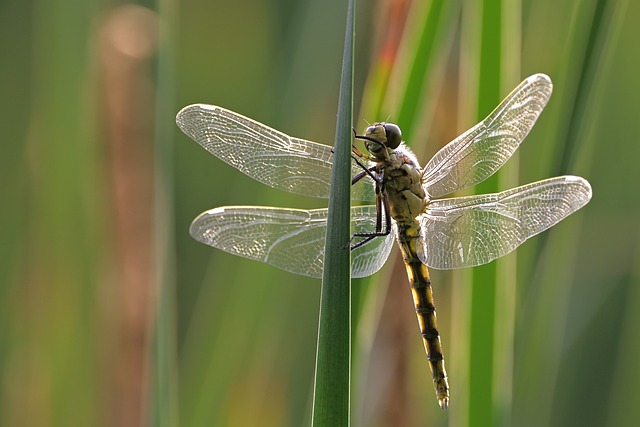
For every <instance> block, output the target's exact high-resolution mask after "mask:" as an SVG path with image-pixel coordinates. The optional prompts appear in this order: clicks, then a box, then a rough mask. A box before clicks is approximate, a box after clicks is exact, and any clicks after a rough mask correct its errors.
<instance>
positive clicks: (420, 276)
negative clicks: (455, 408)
mask: <svg viewBox="0 0 640 427" xmlns="http://www.w3.org/2000/svg"><path fill="white" fill-rule="evenodd" d="M397 226H398V244H399V245H400V248H401V250H402V258H403V259H404V263H405V266H406V268H407V275H408V276H409V282H410V284H411V294H412V296H413V303H414V306H415V310H416V316H417V318H418V326H419V327H420V334H421V335H422V340H423V343H424V348H425V350H426V352H427V359H428V360H429V366H430V368H431V375H432V377H433V386H434V388H435V391H436V396H437V398H438V403H439V404H440V407H441V408H443V409H445V408H447V406H448V405H449V383H448V382H447V372H446V370H445V368H444V356H443V354H442V344H441V342H440V333H439V332H438V326H437V321H436V306H435V304H434V301H433V290H432V288H431V281H430V280H429V270H428V268H427V266H426V265H424V264H423V263H422V262H421V261H420V259H419V258H418V255H417V252H416V243H417V239H418V236H419V234H420V233H419V231H420V229H419V224H418V223H417V222H416V223H412V224H397Z"/></svg>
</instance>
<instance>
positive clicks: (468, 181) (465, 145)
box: [423, 74, 553, 198]
mask: <svg viewBox="0 0 640 427" xmlns="http://www.w3.org/2000/svg"><path fill="white" fill-rule="evenodd" d="M552 89H553V85H552V84H551V80H550V79H549V77H547V76H546V75H544V74H535V75H533V76H531V77H529V78H527V79H526V80H524V81H523V82H522V83H520V85H518V87H516V88H515V89H514V90H513V92H511V93H510V94H509V96H507V97H506V98H505V99H504V100H503V101H502V102H501V103H500V105H498V107H497V108H496V109H495V110H493V112H492V113H491V114H489V116H487V118H486V119H484V120H483V121H481V122H480V123H478V124H477V125H475V126H474V127H472V128H471V129H469V130H468V131H466V132H465V133H463V134H462V135H460V136H459V137H457V138H456V139H454V140H453V141H451V142H450V143H449V144H447V145H446V146H444V147H443V148H442V149H441V150H440V151H438V152H437V153H436V154H435V156H433V158H432V159H431V160H430V161H429V163H427V165H426V166H425V168H424V175H423V176H424V177H423V182H424V186H425V189H426V190H427V192H428V193H429V195H430V196H431V197H434V198H437V197H442V196H445V195H447V194H451V193H453V192H454V191H458V190H462V189H464V188H468V187H471V186H473V185H475V184H477V183H479V182H482V181H483V180H485V179H487V178H488V177H489V176H491V175H493V173H494V172H495V171H496V170H498V169H499V168H500V167H501V166H502V165H503V164H504V163H505V162H506V161H507V160H508V159H509V158H510V157H511V155H513V153H514V152H515V151H516V149H517V148H518V146H519V145H520V143H521V142H522V140H523V139H524V138H525V137H526V136H527V134H528V133H529V131H530V130H531V128H532V127H533V124H534V123H535V122H536V120H537V118H538V116H539V115H540V113H541V112H542V110H543V109H544V106H545V105H546V104H547V101H548V100H549V97H550V96H551V91H552Z"/></svg>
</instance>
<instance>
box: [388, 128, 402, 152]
mask: <svg viewBox="0 0 640 427" xmlns="http://www.w3.org/2000/svg"><path fill="white" fill-rule="evenodd" d="M384 131H385V133H386V135H387V147H388V148H394V149H395V148H398V146H399V145H400V143H401V142H402V132H401V131H400V128H399V127H398V125H394V124H393V123H385V124H384Z"/></svg>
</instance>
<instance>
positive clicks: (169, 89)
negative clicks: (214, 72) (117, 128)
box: [148, 0, 178, 427]
mask: <svg viewBox="0 0 640 427" xmlns="http://www.w3.org/2000/svg"><path fill="white" fill-rule="evenodd" d="M157 5H158V12H159V14H160V16H162V17H163V19H162V23H163V25H160V28H159V29H160V38H159V40H160V45H159V54H158V59H157V63H156V66H157V74H156V76H157V92H156V106H155V107H156V123H155V182H154V195H155V197H154V204H155V206H154V208H155V209H154V211H155V221H154V233H153V236H154V239H155V241H154V245H153V251H154V261H155V265H154V274H155V277H154V284H155V286H156V291H155V294H156V300H155V304H156V305H155V310H153V311H155V317H154V329H153V340H152V347H151V351H150V355H151V361H150V372H149V385H150V393H149V397H148V399H149V406H148V408H149V410H150V414H149V419H150V421H151V422H150V425H153V426H157V427H170V426H176V425H178V405H177V387H176V383H177V381H176V363H177V362H176V330H175V327H176V324H177V319H176V301H175V295H176V290H175V284H176V282H175V267H176V266H175V252H174V248H175V242H174V239H173V236H174V233H173V230H172V225H173V224H174V218H173V214H174V211H173V206H174V202H173V192H172V188H173V186H172V184H171V183H172V180H173V167H172V166H173V147H172V142H173V140H172V137H173V128H174V125H173V123H174V121H173V116H174V110H175V107H174V106H175V102H174V86H173V57H172V53H173V49H172V48H173V46H172V45H171V43H170V41H171V40H172V38H171V37H170V35H171V32H172V31H173V30H174V27H175V22H174V19H173V18H174V17H175V16H176V13H175V3H174V1H173V0H159V1H158V2H157Z"/></svg>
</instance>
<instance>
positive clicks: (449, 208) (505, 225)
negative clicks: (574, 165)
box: [418, 176, 591, 270]
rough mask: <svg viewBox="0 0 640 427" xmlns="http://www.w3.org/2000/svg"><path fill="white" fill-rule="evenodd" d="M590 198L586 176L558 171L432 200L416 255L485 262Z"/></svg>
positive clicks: (464, 263) (442, 262) (440, 263)
mask: <svg viewBox="0 0 640 427" xmlns="http://www.w3.org/2000/svg"><path fill="white" fill-rule="evenodd" d="M590 199H591V186H590V185H589V183H588V182H587V181H586V180H584V179H583V178H580V177H576V176H560V177H556V178H550V179H546V180H543V181H538V182H534V183H532V184H528V185H523V186H521V187H517V188H513V189H511V190H507V191H504V192H502V193H495V194H483V195H477V196H469V197H456V198H451V199H441V200H434V201H432V202H431V203H430V205H429V207H428V208H427V213H426V214H425V215H424V216H423V217H422V218H421V225H422V236H421V242H420V244H419V245H418V256H419V257H420V259H421V260H422V262H424V263H425V264H427V265H428V266H429V267H433V268H436V269H441V270H448V269H452V268H462V267H473V266H476V265H481V264H486V263H488V262H490V261H493V260H494V259H496V258H499V257H501V256H504V255H506V254H508V253H509V252H511V251H513V250H514V249H515V248H517V247H518V246H519V245H520V244H522V243H523V242H524V241H525V240H527V239H528V238H529V237H531V236H534V235H536V234H538V233H540V232H542V231H544V230H546V229H547V228H549V227H551V226H552V225H554V224H556V223H557V222H559V221H560V220H562V219H564V218H565V217H567V216H568V215H569V214H571V213H573V212H575V211H576V210H578V209H580V208H581V207H582V206H584V205H585V204H586V203H587V202H588V201H589V200H590Z"/></svg>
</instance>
